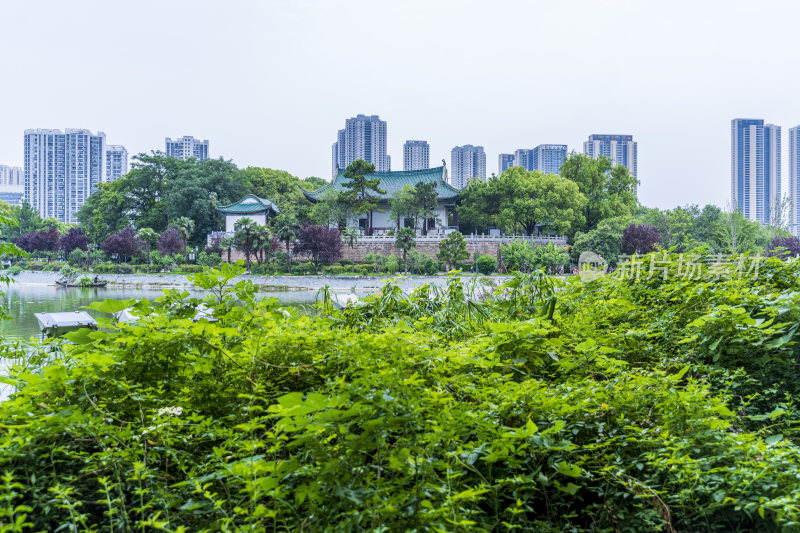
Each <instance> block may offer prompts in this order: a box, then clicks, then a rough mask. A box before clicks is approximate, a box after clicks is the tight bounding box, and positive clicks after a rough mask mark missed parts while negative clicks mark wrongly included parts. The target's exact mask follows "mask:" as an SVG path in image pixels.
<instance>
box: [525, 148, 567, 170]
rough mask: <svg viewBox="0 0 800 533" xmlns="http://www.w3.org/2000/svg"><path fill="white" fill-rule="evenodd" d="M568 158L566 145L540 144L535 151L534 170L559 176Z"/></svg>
mask: <svg viewBox="0 0 800 533" xmlns="http://www.w3.org/2000/svg"><path fill="white" fill-rule="evenodd" d="M566 158H567V145H566V144H540V145H539V146H537V147H536V148H534V149H533V167H534V168H533V169H534V170H538V171H539V172H544V173H545V174H558V173H559V172H561V165H562V164H564V160H565V159H566Z"/></svg>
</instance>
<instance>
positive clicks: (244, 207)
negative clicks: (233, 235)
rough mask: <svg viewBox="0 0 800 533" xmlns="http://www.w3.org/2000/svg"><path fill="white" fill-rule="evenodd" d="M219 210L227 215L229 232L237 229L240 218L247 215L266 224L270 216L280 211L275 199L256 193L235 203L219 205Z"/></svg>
mask: <svg viewBox="0 0 800 533" xmlns="http://www.w3.org/2000/svg"><path fill="white" fill-rule="evenodd" d="M217 211H219V212H220V213H222V214H223V215H225V231H226V232H228V233H230V232H233V231H236V223H237V222H238V221H239V219H242V218H245V217H247V218H250V219H251V220H253V221H254V222H255V223H256V224H260V225H262V226H266V225H267V221H268V220H269V218H270V217H274V216H275V215H277V214H278V213H280V210H279V209H278V206H276V205H275V203H274V202H273V201H271V200H267V199H266V198H259V197H258V196H256V195H254V194H248V195H247V196H245V197H244V198H242V199H241V200H239V201H238V202H236V203H234V204H230V205H218V206H217Z"/></svg>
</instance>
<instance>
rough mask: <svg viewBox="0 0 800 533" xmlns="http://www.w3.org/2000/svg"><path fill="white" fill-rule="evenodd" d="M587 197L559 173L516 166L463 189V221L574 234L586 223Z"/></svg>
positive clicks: (514, 229)
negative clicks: (548, 172) (538, 228)
mask: <svg viewBox="0 0 800 533" xmlns="http://www.w3.org/2000/svg"><path fill="white" fill-rule="evenodd" d="M586 204H587V199H586V197H585V196H584V195H583V194H582V193H581V192H580V191H579V187H578V186H577V185H576V184H575V183H574V182H572V181H570V180H567V179H565V178H562V177H560V176H557V175H555V174H543V173H541V172H536V171H532V172H531V171H527V170H525V169H524V168H522V167H512V168H510V169H508V170H506V171H505V172H503V173H502V174H501V175H500V176H497V177H493V178H490V179H489V180H487V181H482V180H472V181H470V183H469V185H468V186H467V187H466V189H464V190H463V191H462V200H461V205H460V206H459V207H458V212H459V215H460V217H461V220H462V221H464V222H466V223H468V224H472V225H473V226H475V227H476V228H481V229H486V228H488V227H489V226H497V227H501V228H503V230H504V231H505V232H506V233H510V234H515V233H520V232H523V231H524V232H525V233H527V234H532V233H533V232H534V231H535V229H536V228H537V227H540V228H541V229H542V230H543V231H545V232H553V233H557V234H571V233H574V231H575V230H576V229H578V228H581V227H583V226H584V222H585V218H584V217H585V215H584V212H585V206H586Z"/></svg>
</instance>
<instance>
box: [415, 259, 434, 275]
mask: <svg viewBox="0 0 800 533" xmlns="http://www.w3.org/2000/svg"><path fill="white" fill-rule="evenodd" d="M413 272H414V273H415V274H422V275H424V276H432V275H434V274H436V273H437V272H439V262H438V261H437V260H435V259H433V258H432V257H430V256H428V255H427V254H420V256H419V258H418V259H417V260H416V261H415V262H414V269H413Z"/></svg>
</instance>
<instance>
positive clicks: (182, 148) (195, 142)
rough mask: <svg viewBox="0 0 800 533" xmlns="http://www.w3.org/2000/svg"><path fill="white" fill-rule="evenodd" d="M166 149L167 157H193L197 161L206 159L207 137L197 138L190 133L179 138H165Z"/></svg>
mask: <svg viewBox="0 0 800 533" xmlns="http://www.w3.org/2000/svg"><path fill="white" fill-rule="evenodd" d="M165 145H166V151H165V153H166V154H167V155H168V156H169V157H175V158H178V159H184V160H185V159H190V158H192V157H193V158H195V159H197V160H198V161H202V160H203V159H208V139H206V140H203V141H201V140H199V139H195V138H194V137H192V136H191V135H184V136H183V137H181V138H180V139H175V140H172V139H170V138H169V137H167V138H166V139H165Z"/></svg>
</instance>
